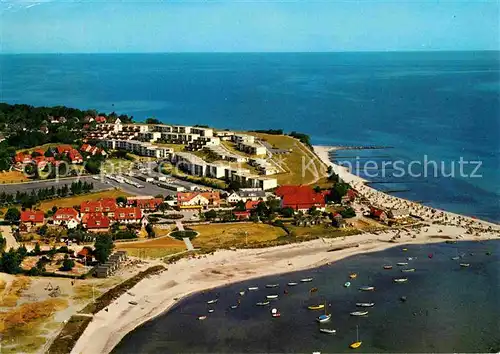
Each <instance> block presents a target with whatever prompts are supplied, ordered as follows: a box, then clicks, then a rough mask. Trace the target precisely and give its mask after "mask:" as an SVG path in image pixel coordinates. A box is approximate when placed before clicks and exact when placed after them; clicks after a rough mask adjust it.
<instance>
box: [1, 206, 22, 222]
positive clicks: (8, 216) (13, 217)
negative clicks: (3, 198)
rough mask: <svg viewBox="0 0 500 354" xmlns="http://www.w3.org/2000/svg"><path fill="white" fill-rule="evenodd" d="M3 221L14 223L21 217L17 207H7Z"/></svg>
mask: <svg viewBox="0 0 500 354" xmlns="http://www.w3.org/2000/svg"><path fill="white" fill-rule="evenodd" d="M4 219H5V221H8V222H11V223H14V222H18V221H19V219H21V212H20V211H19V210H18V209H17V208H9V210H7V212H6V213H5V215H4Z"/></svg>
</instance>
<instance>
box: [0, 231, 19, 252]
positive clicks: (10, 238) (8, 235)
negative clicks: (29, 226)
mask: <svg viewBox="0 0 500 354" xmlns="http://www.w3.org/2000/svg"><path fill="white" fill-rule="evenodd" d="M0 233H1V234H2V236H3V238H4V239H5V241H6V243H5V250H6V251H8V250H10V249H11V248H14V249H17V248H18V247H19V244H18V243H17V241H16V239H15V238H14V235H12V231H11V228H10V226H7V225H2V226H0Z"/></svg>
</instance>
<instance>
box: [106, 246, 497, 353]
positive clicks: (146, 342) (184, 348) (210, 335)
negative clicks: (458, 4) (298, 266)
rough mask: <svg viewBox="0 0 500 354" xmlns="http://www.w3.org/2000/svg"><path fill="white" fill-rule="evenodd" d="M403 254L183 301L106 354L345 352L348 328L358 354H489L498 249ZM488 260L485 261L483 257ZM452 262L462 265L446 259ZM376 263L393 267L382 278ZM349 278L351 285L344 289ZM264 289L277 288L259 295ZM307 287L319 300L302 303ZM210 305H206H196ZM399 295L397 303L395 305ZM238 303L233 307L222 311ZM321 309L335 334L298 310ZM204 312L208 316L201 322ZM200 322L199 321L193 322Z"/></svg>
mask: <svg viewBox="0 0 500 354" xmlns="http://www.w3.org/2000/svg"><path fill="white" fill-rule="evenodd" d="M403 247H404V246H403ZM403 247H402V246H397V247H394V248H391V249H389V250H386V251H382V252H376V253H371V254H363V255H357V256H353V257H349V258H347V259H345V260H342V261H339V262H336V263H333V264H330V265H326V266H323V267H320V268H316V269H312V270H308V271H303V272H297V273H289V274H284V275H280V276H271V277H266V278H260V279H255V280H251V281H246V282H242V283H237V284H233V285H231V286H227V287H224V288H218V289H215V290H213V291H209V292H205V293H202V294H197V295H194V296H191V297H189V298H187V299H185V300H184V301H181V302H180V303H178V304H177V305H176V306H175V307H174V308H172V309H171V310H170V311H169V312H168V313H167V314H165V315H162V316H159V317H157V318H156V319H154V320H152V321H150V322H147V323H145V324H144V325H142V326H140V327H138V328H137V329H136V330H134V331H133V332H131V333H129V334H128V335H127V336H126V337H125V338H124V339H123V340H122V341H121V342H120V344H119V345H118V346H117V347H116V348H115V349H114V350H113V353H115V354H122V353H159V352H162V353H214V352H217V353H234V352H239V353H243V352H245V353H246V352H248V353H259V352H273V353H278V352H280V353H284V352H287V353H299V352H303V353H307V352H309V353H310V352H313V351H321V352H323V353H326V352H330V353H333V352H347V351H349V350H350V349H349V348H348V346H349V344H350V343H351V342H353V341H354V340H355V339H356V325H358V326H359V330H360V339H361V340H362V341H363V345H362V347H361V348H359V349H358V350H357V351H359V352H365V353H368V352H489V351H490V350H491V348H496V350H497V351H498V350H499V349H500V316H499V315H498V305H499V299H500V296H499V295H500V287H499V279H500V278H499V269H500V258H499V255H500V242H499V241H488V242H481V243H479V242H461V243H457V244H445V243H442V244H432V245H412V246H408V247H407V248H408V251H406V252H404V251H402V248H403ZM488 251H490V252H492V255H487V254H486V252H488ZM471 253H473V255H471ZM429 254H432V258H429V257H428V255H429ZM456 255H463V258H461V259H460V260H459V261H453V260H451V258H452V257H454V256H456ZM407 257H413V260H407ZM397 262H408V263H409V265H408V267H411V268H416V271H415V272H414V273H402V272H401V268H404V267H399V266H396V263H397ZM460 262H467V263H470V267H469V268H461V267H460V266H459V263H460ZM384 264H392V265H393V266H394V267H393V269H392V270H384V269H382V266H383V265H384ZM284 271H286V269H284ZM351 272H356V273H358V277H357V278H356V279H354V280H351V283H352V285H351V286H350V287H349V288H345V287H344V286H343V284H344V283H345V282H346V281H347V280H348V275H349V274H350V273H351ZM309 276H310V277H313V278H314V279H313V282H311V283H299V285H297V286H295V287H288V286H286V283H288V282H291V281H299V279H301V278H304V277H309ZM402 276H403V277H408V279H409V280H408V282H407V283H404V284H396V283H394V282H393V279H394V278H395V277H402ZM272 283H279V284H280V287H279V288H277V289H267V288H265V285H266V284H272ZM363 285H372V286H375V288H376V290H375V291H374V292H362V291H359V290H358V289H359V287H360V286H363ZM250 286H259V290H258V291H255V292H249V291H246V294H245V295H244V296H240V295H239V294H238V292H239V291H240V290H242V289H245V290H246V289H247V288H248V287H250ZM313 287H317V288H319V291H318V292H314V293H312V294H311V293H310V292H309V290H310V289H311V288H313ZM285 290H287V292H288V294H285V293H284V292H285ZM268 294H279V298H278V300H275V301H271V305H272V306H268V307H258V306H256V305H255V304H256V302H259V301H263V300H264V299H265V297H266V295H268ZM216 296H219V301H218V302H217V304H216V305H207V304H206V302H207V301H208V300H210V299H213V298H215V297H216ZM401 296H406V297H407V301H406V302H402V301H401V300H400V297H401ZM238 299H240V301H241V305H240V307H238V308H237V309H235V310H233V309H230V306H231V305H233V304H236V303H237V300H238ZM324 302H326V303H327V304H328V305H329V306H328V311H329V312H330V313H332V315H333V316H332V320H331V322H330V323H328V324H322V325H321V327H324V328H334V329H336V330H337V333H336V334H335V335H329V334H324V333H320V332H319V327H320V325H319V324H318V323H316V321H315V318H316V317H317V316H318V315H319V314H321V313H322V312H321V311H310V310H308V309H307V306H308V305H312V304H318V303H324ZM356 302H375V306H374V307H373V308H369V309H367V310H368V311H369V314H368V315H367V316H365V317H362V318H357V317H352V316H350V315H349V313H350V312H352V311H356V310H359V309H360V308H356V306H355V303H356ZM272 307H276V308H278V309H279V311H280V312H281V314H282V317H281V318H277V319H275V318H272V317H271V315H270V309H271V308H272ZM208 308H214V309H215V312H214V313H211V314H208V313H207V311H208ZM202 314H207V315H208V318H207V319H206V320H205V321H198V320H197V317H198V316H199V315H202Z"/></svg>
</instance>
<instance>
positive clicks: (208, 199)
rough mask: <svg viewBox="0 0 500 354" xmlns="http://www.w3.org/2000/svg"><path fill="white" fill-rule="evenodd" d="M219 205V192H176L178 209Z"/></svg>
mask: <svg viewBox="0 0 500 354" xmlns="http://www.w3.org/2000/svg"><path fill="white" fill-rule="evenodd" d="M219 205H220V194H219V192H178V193H177V207H178V208H179V209H203V208H207V207H218V206H219Z"/></svg>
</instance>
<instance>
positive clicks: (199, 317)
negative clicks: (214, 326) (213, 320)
mask: <svg viewBox="0 0 500 354" xmlns="http://www.w3.org/2000/svg"><path fill="white" fill-rule="evenodd" d="M206 319H207V316H198V320H200V321H203V320H206Z"/></svg>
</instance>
